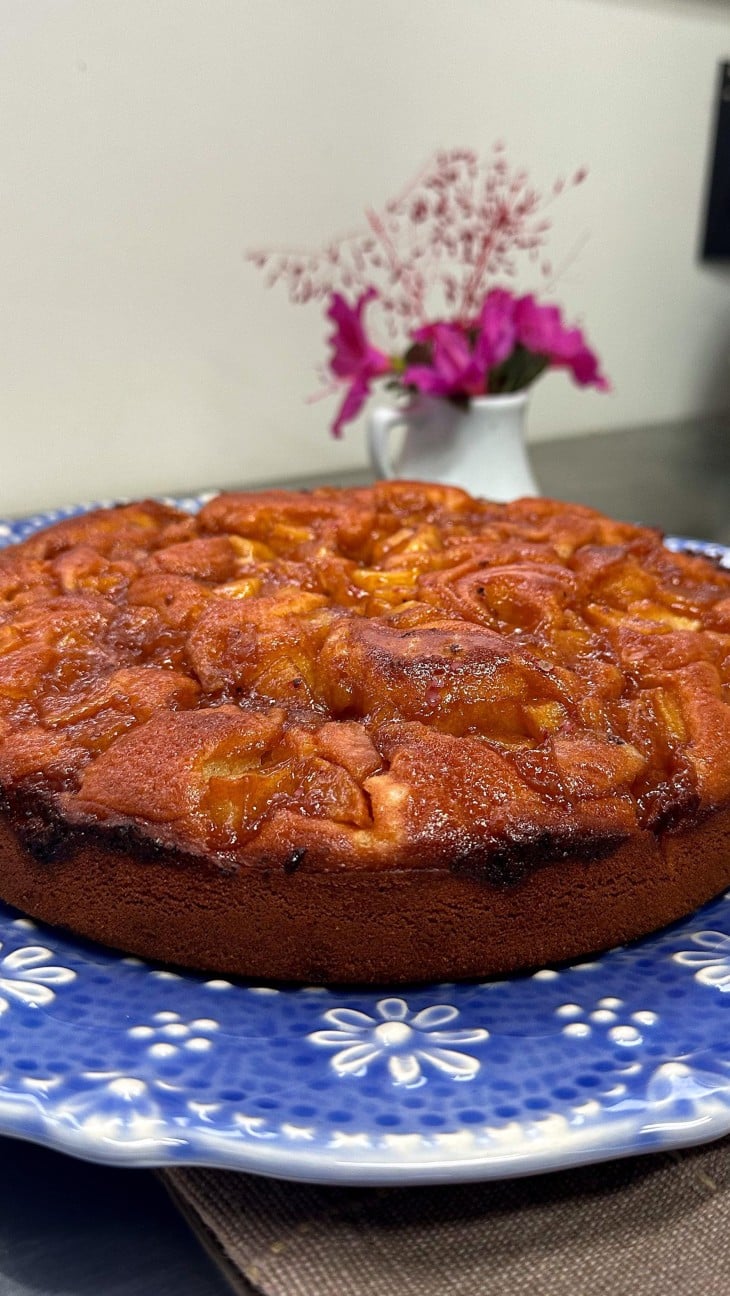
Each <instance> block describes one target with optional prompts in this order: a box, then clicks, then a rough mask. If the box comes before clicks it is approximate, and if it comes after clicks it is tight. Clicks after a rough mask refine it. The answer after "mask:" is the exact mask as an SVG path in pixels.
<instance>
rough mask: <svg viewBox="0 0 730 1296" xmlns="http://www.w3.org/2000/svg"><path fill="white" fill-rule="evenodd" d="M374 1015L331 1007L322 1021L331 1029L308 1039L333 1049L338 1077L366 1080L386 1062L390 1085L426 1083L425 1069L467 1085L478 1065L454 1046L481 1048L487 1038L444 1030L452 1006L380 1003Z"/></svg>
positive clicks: (482, 1032) (454, 1012)
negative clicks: (411, 1006)
mask: <svg viewBox="0 0 730 1296" xmlns="http://www.w3.org/2000/svg"><path fill="white" fill-rule="evenodd" d="M375 1013H376V1014H377V1016H371V1015H370V1014H369V1013H365V1012H360V1011H359V1010H358V1009H355V1008H330V1009H329V1010H328V1011H327V1012H325V1013H323V1020H324V1021H326V1022H327V1023H328V1025H330V1026H333V1027H334V1028H335V1029H334V1030H320V1031H314V1032H313V1034H311V1035H309V1036H308V1037H307V1038H308V1039H309V1040H310V1041H311V1043H313V1044H319V1045H321V1046H322V1047H324V1048H336V1049H337V1050H338V1052H337V1053H335V1054H334V1056H333V1057H332V1058H331V1059H330V1061H331V1063H332V1066H333V1067H334V1069H335V1071H336V1072H337V1074H338V1075H341V1076H348V1075H350V1076H361V1075H364V1074H365V1073H366V1071H367V1069H368V1067H369V1066H370V1064H371V1063H372V1062H375V1061H376V1060H377V1059H379V1058H383V1059H386V1060H387V1066H388V1072H389V1073H390V1077H391V1080H392V1081H393V1083H394V1084H397V1085H409V1086H410V1085H419V1084H424V1083H425V1081H426V1076H424V1074H423V1069H422V1068H423V1064H424V1063H426V1064H427V1065H428V1066H430V1067H432V1068H433V1069H434V1070H436V1071H440V1072H441V1073H442V1074H444V1075H447V1076H450V1077H451V1078H452V1080H471V1079H473V1077H474V1076H475V1075H476V1074H477V1072H478V1071H479V1069H480V1067H481V1063H480V1062H479V1060H478V1059H477V1058H475V1057H472V1056H471V1055H470V1054H468V1053H463V1052H462V1051H461V1050H460V1049H458V1050H457V1049H455V1048H454V1047H453V1045H455V1044H480V1043H481V1042H482V1041H483V1040H486V1039H488V1038H489V1031H487V1030H484V1029H483V1028H481V1027H477V1028H475V1029H472V1030H442V1029H441V1027H442V1026H446V1025H447V1024H448V1023H449V1022H453V1021H455V1019H456V1018H457V1017H458V1016H459V1010H458V1008H453V1007H452V1006H451V1005H450V1004H431V1005H430V1006H429V1007H428V1008H421V1009H419V1011H418V1012H415V1013H414V1012H411V1011H410V1009H409V1007H408V1004H407V1003H406V1001H405V999H395V998H393V999H380V1000H378V1002H377V1003H376V1005H375Z"/></svg>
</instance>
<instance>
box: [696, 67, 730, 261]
mask: <svg viewBox="0 0 730 1296" xmlns="http://www.w3.org/2000/svg"><path fill="white" fill-rule="evenodd" d="M702 256H703V258H704V259H705V260H706V261H714V260H718V259H721V258H725V257H730V63H723V64H722V65H721V68H720V92H719V100H718V105H717V129H716V132H715V151H714V156H713V159H712V175H711V178H710V188H709V197H708V202H707V222H706V225H705V242H704V247H703V249H702Z"/></svg>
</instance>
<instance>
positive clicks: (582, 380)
mask: <svg viewBox="0 0 730 1296" xmlns="http://www.w3.org/2000/svg"><path fill="white" fill-rule="evenodd" d="M515 328H516V334H517V341H518V342H520V343H521V345H522V346H523V347H524V348H525V350H527V351H531V352H532V353H533V355H538V356H544V357H545V359H546V360H548V362H549V363H550V365H551V366H552V367H554V368H556V369H569V370H570V371H571V373H572V375H573V377H574V379H575V381H576V382H577V383H579V384H580V385H581V386H582V387H588V386H592V387H597V388H598V389H599V391H607V390H608V387H609V383H608V380H607V379H606V378H605V377H604V376H603V374H602V373H601V371H600V367H599V361H598V357H597V356H596V355H595V354H594V353H593V352H592V351H591V350H590V348H589V347H588V344H587V343H586V340H585V338H584V337H583V334H582V332H581V330H580V329H577V328H574V329H570V328H566V327H565V325H564V324H563V320H562V316H561V313H560V309H559V307H557V306H539V305H538V304H537V302H536V301H535V298H534V297H533V296H532V295H531V294H528V295H527V296H526V297H520V299H519V301H517V302H516V303H515Z"/></svg>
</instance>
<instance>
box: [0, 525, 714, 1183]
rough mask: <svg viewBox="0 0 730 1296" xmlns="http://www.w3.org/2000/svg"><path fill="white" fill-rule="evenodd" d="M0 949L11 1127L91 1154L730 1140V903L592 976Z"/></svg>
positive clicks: (356, 1168)
mask: <svg viewBox="0 0 730 1296" xmlns="http://www.w3.org/2000/svg"><path fill="white" fill-rule="evenodd" d="M184 503H185V506H186V507H190V508H194V507H195V501H194V500H187V501H185V502H184ZM70 511H71V510H69V512H70ZM57 516H59V514H55V515H42V516H40V515H39V516H36V517H34V518H32V519H25V520H24V521H22V522H8V523H6V524H4V525H2V526H0V534H1V536H2V542H3V543H10V542H12V541H13V540H15V539H19V538H20V537H22V536H24V535H27V534H28V533H29V532H30V531H31V530H34V529H36V528H37V527H39V526H41V525H43V524H45V523H48V522H49V521H52V520H54V519H55V517H57ZM670 543H671V544H673V545H674V547H677V548H685V547H690V546H691V547H692V548H693V549H694V550H695V551H702V552H704V551H705V550H709V551H710V552H711V553H712V554H713V556H714V557H716V558H719V559H721V560H722V561H725V562H727V563H728V565H730V551H725V550H719V549H718V547H717V546H705V545H702V544H701V543H698V542H694V541H685V540H676V541H672V542H670ZM0 942H1V943H2V947H1V948H0V1133H3V1134H8V1135H14V1136H17V1137H20V1138H27V1139H33V1140H36V1141H38V1142H40V1143H45V1144H47V1145H49V1146H52V1147H55V1148H60V1149H62V1150H64V1151H66V1152H71V1153H74V1154H76V1155H78V1156H82V1157H87V1158H89V1159H92V1160H97V1161H105V1162H125V1163H127V1164H132V1165H138V1166H139V1165H174V1164H198V1165H206V1166H225V1167H229V1168H231V1169H234V1170H247V1171H253V1172H256V1173H260V1174H271V1175H279V1176H282V1177H285V1178H290V1179H303V1180H313V1181H319V1182H323V1183H350V1184H375V1183H400V1184H404V1183H437V1182H446V1181H454V1182H456V1181H460V1180H467V1179H488V1178H497V1177H503V1176H508V1175H516V1174H530V1173H534V1172H537V1171H542V1170H551V1169H558V1168H560V1167H564V1166H570V1165H576V1164H579V1163H582V1162H590V1161H601V1160H606V1159H609V1158H613V1157H618V1156H624V1155H627V1154H629V1153H635V1152H649V1151H657V1150H659V1149H662V1148H673V1147H679V1146H681V1145H683V1144H689V1143H699V1142H702V1141H704V1140H708V1139H712V1138H717V1137H718V1136H720V1135H722V1134H725V1133H728V1132H730V894H729V895H726V896H723V897H721V898H719V899H717V900H715V901H714V902H713V903H712V904H710V905H708V906H707V907H706V908H705V909H703V910H702V911H701V912H700V913H698V914H695V915H694V916H693V917H692V918H690V919H687V920H686V921H684V922H681V923H679V924H677V925H676V926H674V927H672V928H669V929H667V930H665V931H663V932H661V933H660V934H659V935H657V936H654V937H652V938H651V939H648V940H644V941H641V942H639V943H637V944H636V945H633V946H631V947H629V948H625V949H617V950H613V951H611V952H610V953H608V954H605V955H603V956H601V957H600V958H597V959H594V960H591V961H589V962H582V963H577V964H573V965H572V966H569V967H562V968H559V969H553V968H549V969H548V968H546V969H544V970H543V971H540V972H536V973H535V974H534V975H531V976H526V977H515V978H512V979H510V980H506V981H491V982H487V983H483V984H474V983H470V984H461V985H431V986H426V987H423V986H420V987H414V988H409V989H405V990H403V989H398V990H397V991H388V990H387V989H382V990H378V991H360V990H357V991H356V990H335V989H323V988H321V987H316V986H313V987H307V988H303V989H302V988H296V989H282V988H273V987H269V986H264V985H249V984H231V983H230V982H228V981H224V980H221V979H218V978H216V979H210V978H205V977H199V976H194V975H182V974H179V973H177V972H173V971H170V970H168V969H165V968H159V967H153V966H151V965H147V964H144V963H142V962H140V961H139V960H137V959H133V958H124V957H122V956H121V955H118V954H114V953H111V952H109V951H107V950H104V949H101V948H99V947H95V946H91V945H87V944H84V943H83V942H80V941H76V940H73V939H67V938H66V937H64V936H63V935H61V934H59V933H58V932H56V931H54V930H50V929H48V928H42V927H40V926H37V925H35V924H34V923H32V922H30V921H28V920H27V919H25V918H23V917H21V916H19V915H18V914H16V913H15V912H13V911H11V910H9V909H6V908H2V907H0Z"/></svg>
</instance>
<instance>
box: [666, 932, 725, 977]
mask: <svg viewBox="0 0 730 1296" xmlns="http://www.w3.org/2000/svg"><path fill="white" fill-rule="evenodd" d="M691 940H692V941H693V942H694V944H695V945H697V946H698V948H697V949H696V950H681V951H680V952H679V953H677V954H674V955H673V958H674V960H675V962H676V963H683V964H684V965H685V967H691V968H695V969H696V971H695V974H694V975H695V980H696V981H699V982H700V983H701V984H702V985H709V986H717V989H718V990H722V991H728V990H730V936H725V935H723V933H722V932H718V931H699V932H693V934H692V936H691Z"/></svg>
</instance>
